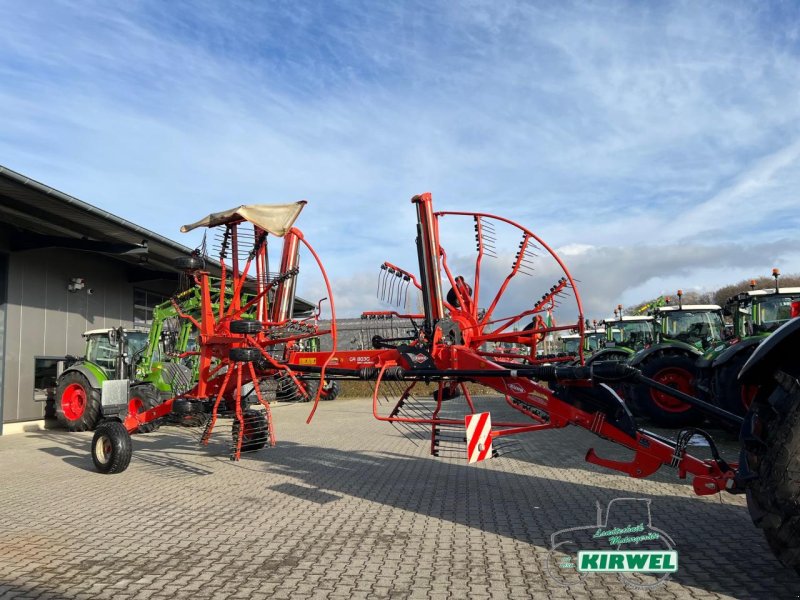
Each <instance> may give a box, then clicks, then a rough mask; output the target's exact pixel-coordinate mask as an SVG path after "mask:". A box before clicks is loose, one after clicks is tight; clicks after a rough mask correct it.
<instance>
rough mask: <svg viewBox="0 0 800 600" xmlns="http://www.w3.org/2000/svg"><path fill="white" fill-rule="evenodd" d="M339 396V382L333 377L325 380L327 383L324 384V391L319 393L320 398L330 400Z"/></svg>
mask: <svg viewBox="0 0 800 600" xmlns="http://www.w3.org/2000/svg"><path fill="white" fill-rule="evenodd" d="M338 396H339V382H338V381H335V380H333V379H329V380H328V381H326V382H325V385H324V386H322V393H321V394H320V395H319V399H320V400H325V401H326V402H330V401H332V400H336V398H337V397H338Z"/></svg>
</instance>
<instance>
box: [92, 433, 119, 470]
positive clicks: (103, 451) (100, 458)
mask: <svg viewBox="0 0 800 600" xmlns="http://www.w3.org/2000/svg"><path fill="white" fill-rule="evenodd" d="M113 450H114V448H113V446H112V445H111V438H109V437H108V436H107V435H99V436H97V440H96V441H95V443H94V455H95V458H97V462H99V463H100V464H101V465H105V464H108V461H110V460H111V453H112V452H113Z"/></svg>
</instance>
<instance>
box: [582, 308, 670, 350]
mask: <svg viewBox="0 0 800 600" xmlns="http://www.w3.org/2000/svg"><path fill="white" fill-rule="evenodd" d="M600 324H601V325H602V326H603V327H604V328H605V332H606V338H605V340H604V342H603V349H602V350H600V351H599V352H596V353H594V354H592V356H591V358H590V359H589V360H588V361H587V362H595V361H603V360H628V359H629V358H631V357H632V356H633V355H634V354H636V353H637V352H639V351H640V350H644V349H645V348H649V347H650V346H651V345H653V343H654V342H655V337H656V335H655V331H653V317H652V316H650V315H623V314H622V305H621V304H620V305H619V306H617V308H616V309H614V318H613V319H605V320H603V321H601V322H600Z"/></svg>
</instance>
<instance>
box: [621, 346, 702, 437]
mask: <svg viewBox="0 0 800 600" xmlns="http://www.w3.org/2000/svg"><path fill="white" fill-rule="evenodd" d="M642 375H644V376H645V377H649V378H650V379H654V380H656V381H658V382H659V383H663V384H665V385H668V386H670V387H673V388H675V389H677V390H678V391H680V392H683V393H685V394H689V395H690V396H697V387H696V386H695V381H696V379H697V371H696V369H695V366H694V361H693V360H692V359H691V358H689V357H688V356H684V355H681V354H660V355H658V356H655V357H653V358H651V359H650V360H648V361H647V362H645V364H644V365H643V366H642ZM630 397H631V398H632V402H633V405H634V406H635V407H636V408H637V409H638V410H639V411H641V412H642V413H643V414H644V415H645V416H647V417H649V418H650V419H651V420H652V421H653V423H655V424H656V425H658V426H660V427H684V426H686V425H691V424H694V423H697V422H698V421H700V420H701V418H702V414H701V413H700V411H699V410H698V409H697V408H696V407H694V406H692V405H690V404H687V403H685V402H681V401H680V400H678V399H676V398H674V397H672V396H670V395H669V394H667V393H665V392H661V391H659V390H656V389H652V388H649V387H647V386H646V385H643V384H640V385H637V386H634V387H632V388H630Z"/></svg>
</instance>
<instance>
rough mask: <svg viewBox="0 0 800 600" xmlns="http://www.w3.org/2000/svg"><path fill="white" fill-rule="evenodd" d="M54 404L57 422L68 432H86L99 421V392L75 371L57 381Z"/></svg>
mask: <svg viewBox="0 0 800 600" xmlns="http://www.w3.org/2000/svg"><path fill="white" fill-rule="evenodd" d="M55 404H56V418H57V419H58V422H59V423H61V425H63V426H64V427H66V428H67V429H68V430H69V431H88V430H90V429H93V428H94V426H95V425H96V424H97V421H98V420H99V419H100V390H97V389H95V388H93V387H92V386H91V385H90V384H89V381H88V380H87V379H86V377H84V376H83V375H81V374H80V373H78V372H77V371H70V372H68V373H66V374H65V375H64V376H63V377H61V378H60V379H59V381H58V388H57V389H56V402H55Z"/></svg>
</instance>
